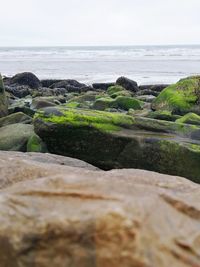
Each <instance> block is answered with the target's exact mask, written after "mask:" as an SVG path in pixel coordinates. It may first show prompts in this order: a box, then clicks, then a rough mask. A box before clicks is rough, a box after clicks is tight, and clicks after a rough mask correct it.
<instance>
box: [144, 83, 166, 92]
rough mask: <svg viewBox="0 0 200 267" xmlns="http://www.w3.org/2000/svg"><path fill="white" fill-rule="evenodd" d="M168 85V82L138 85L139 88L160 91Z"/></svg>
mask: <svg viewBox="0 0 200 267" xmlns="http://www.w3.org/2000/svg"><path fill="white" fill-rule="evenodd" d="M168 86H169V84H154V85H140V86H139V90H151V91H155V92H161V91H162V90H163V89H165V88H166V87H168Z"/></svg>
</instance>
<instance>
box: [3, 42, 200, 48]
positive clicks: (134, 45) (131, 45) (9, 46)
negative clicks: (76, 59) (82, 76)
mask: <svg viewBox="0 0 200 267" xmlns="http://www.w3.org/2000/svg"><path fill="white" fill-rule="evenodd" d="M137 46H200V43H199V44H127V45H125V44H123V45H120V44H119V45H21V46H20V45H16V46H13V45H3V46H1V45H0V48H22V47H137Z"/></svg>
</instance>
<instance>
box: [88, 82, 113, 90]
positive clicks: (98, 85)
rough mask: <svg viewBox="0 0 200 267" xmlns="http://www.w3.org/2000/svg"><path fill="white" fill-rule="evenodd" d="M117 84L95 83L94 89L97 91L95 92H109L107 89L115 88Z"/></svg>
mask: <svg viewBox="0 0 200 267" xmlns="http://www.w3.org/2000/svg"><path fill="white" fill-rule="evenodd" d="M114 85H115V83H93V84H92V87H93V88H94V89H95V90H103V91H107V89H108V88H109V87H110V86H114Z"/></svg>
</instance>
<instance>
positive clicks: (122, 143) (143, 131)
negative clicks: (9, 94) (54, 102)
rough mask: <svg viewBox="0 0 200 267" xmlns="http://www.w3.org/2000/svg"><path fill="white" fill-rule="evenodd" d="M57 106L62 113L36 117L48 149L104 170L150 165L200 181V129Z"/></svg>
mask: <svg viewBox="0 0 200 267" xmlns="http://www.w3.org/2000/svg"><path fill="white" fill-rule="evenodd" d="M52 109H53V108H52ZM54 109H55V108H54ZM56 110H57V111H58V112H60V115H59V116H55V115H54V116H52V115H51V114H45V112H44V113H41V114H40V113H39V114H37V115H36V116H35V120H34V129H35V132H36V133H37V134H38V135H39V136H40V138H41V139H42V140H43V141H44V142H45V143H46V145H47V148H48V151H49V152H51V153H55V154H59V155H64V156H69V157H75V158H79V159H81V160H84V161H86V162H89V163H90V164H92V165H95V166H97V167H99V168H102V169H105V170H107V169H113V168H137V169H146V170H153V171H157V172H161V173H167V174H171V175H180V176H183V177H186V178H189V179H191V180H193V181H195V182H199V183H200V164H199V162H200V142H199V139H200V127H197V126H194V125H192V126H191V125H187V124H179V123H173V122H165V121H158V120H157V121H156V120H152V119H148V118H138V117H135V118H133V117H131V116H127V115H124V114H120V113H109V112H103V111H94V110H83V109H81V110H78V109H64V108H62V107H60V108H59V109H58V108H56ZM192 139H193V140H192Z"/></svg>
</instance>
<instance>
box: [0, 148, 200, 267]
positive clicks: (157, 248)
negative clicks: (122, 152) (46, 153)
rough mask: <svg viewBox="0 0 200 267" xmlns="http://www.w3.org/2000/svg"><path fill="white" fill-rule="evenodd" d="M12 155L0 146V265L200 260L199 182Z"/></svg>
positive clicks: (133, 266)
mask: <svg viewBox="0 0 200 267" xmlns="http://www.w3.org/2000/svg"><path fill="white" fill-rule="evenodd" d="M15 157H16V156H15V155H9V156H7V155H6V154H5V155H4V154H3V155H2V152H0V174H1V177H2V179H1V180H0V181H1V184H2V181H3V182H4V183H3V184H2V190H1V192H0V194H1V195H0V196H1V197H0V244H1V250H0V266H1V267H8V266H9V267H11V266H13V267H15V266H16V267H17V266H23V267H26V266H27V267H28V266H37V267H49V266H51V267H58V266H59V267H96V266H98V267H122V266H124V267H139V266H145V267H146V266H153V267H169V266H174V267H186V266H188V267H189V266H190V267H194V266H199V265H200V259H199V251H200V243H199V242H198V240H199V239H200V233H199V224H200V218H199V217H200V216H199V210H200V204H199V203H200V188H199V185H196V184H194V183H191V182H189V181H187V180H185V179H183V178H180V177H173V176H167V175H162V174H157V173H153V172H147V171H141V170H113V171H110V172H104V171H98V172H97V171H91V170H84V169H79V168H72V167H68V166H60V165H58V164H49V163H42V162H35V161H34V160H32V157H29V156H28V155H26V154H25V155H24V157H21V158H18V157H16V158H15ZM20 180H23V181H22V182H19V181H20ZM191 251H192V252H191Z"/></svg>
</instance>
